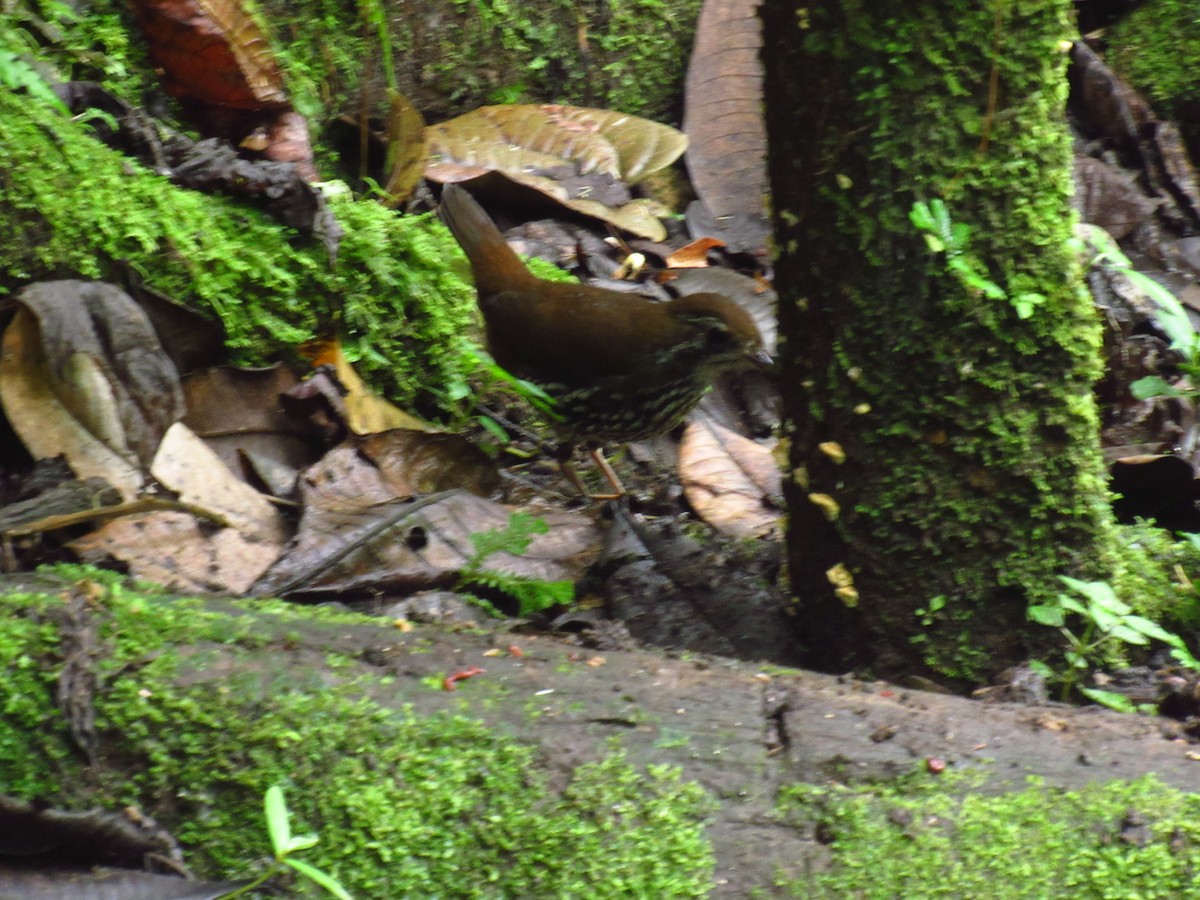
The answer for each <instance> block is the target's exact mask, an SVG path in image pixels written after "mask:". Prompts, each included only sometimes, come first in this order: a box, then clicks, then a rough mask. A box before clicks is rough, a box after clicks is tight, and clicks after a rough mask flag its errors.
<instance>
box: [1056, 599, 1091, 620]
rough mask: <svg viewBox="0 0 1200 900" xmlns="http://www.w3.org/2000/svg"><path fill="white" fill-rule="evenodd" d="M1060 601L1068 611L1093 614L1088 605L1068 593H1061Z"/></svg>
mask: <svg viewBox="0 0 1200 900" xmlns="http://www.w3.org/2000/svg"><path fill="white" fill-rule="evenodd" d="M1058 602H1059V604H1060V605H1061V606H1062V608H1063V609H1065V610H1066V611H1067V612H1073V613H1077V614H1078V615H1081V616H1090V615H1091V612H1090V611H1089V609H1088V607H1086V606H1084V605H1083V604H1082V603H1080V602H1079V601H1078V600H1076V599H1075V598H1074V597H1071V596H1069V595H1067V594H1059V595H1058Z"/></svg>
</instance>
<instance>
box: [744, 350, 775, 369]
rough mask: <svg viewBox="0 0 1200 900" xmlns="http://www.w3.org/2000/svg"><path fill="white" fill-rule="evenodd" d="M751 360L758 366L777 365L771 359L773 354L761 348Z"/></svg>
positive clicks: (751, 355) (753, 354) (752, 355)
mask: <svg viewBox="0 0 1200 900" xmlns="http://www.w3.org/2000/svg"><path fill="white" fill-rule="evenodd" d="M750 360H751V361H752V362H753V363H754V364H755V365H757V366H763V367H770V366H772V365H774V364H775V360H773V359H771V354H770V353H768V352H767V351H766V350H764V349H763V348H762V347H759V348H758V349H757V350H755V351H754V352H753V353H752V354H750Z"/></svg>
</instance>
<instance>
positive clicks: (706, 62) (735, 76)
mask: <svg viewBox="0 0 1200 900" xmlns="http://www.w3.org/2000/svg"><path fill="white" fill-rule="evenodd" d="M758 3H759V0H706V2H705V3H704V5H703V8H702V9H701V11H700V19H699V20H698V22H697V24H696V42H695V45H694V47H693V49H692V56H691V61H690V63H689V65H688V73H687V86H686V95H685V100H684V113H683V130H684V131H685V132H686V133H687V136H688V139H689V140H690V142H691V143H690V146H689V148H688V154H687V167H688V173H689V174H690V175H691V177H692V184H693V185H694V186H695V188H696V194H697V195H698V196H699V197H700V198H701V199H702V200H703V201H704V204H705V206H707V207H708V209H709V211H710V212H711V213H712V214H713V215H714V216H717V217H722V216H735V215H744V216H755V217H758V216H762V215H763V213H764V211H765V209H766V203H765V198H766V195H767V166H766V150H767V132H766V123H765V121H764V119H763V114H762V79H763V72H762V64H761V63H760V62H759V58H758V57H759V51H760V48H761V47H762V35H761V23H760V22H759V20H758V16H757V14H756V9H757V7H758Z"/></svg>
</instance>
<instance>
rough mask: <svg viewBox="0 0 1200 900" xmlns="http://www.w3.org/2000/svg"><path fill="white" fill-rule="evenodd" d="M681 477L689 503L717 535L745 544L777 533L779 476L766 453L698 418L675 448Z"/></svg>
mask: <svg viewBox="0 0 1200 900" xmlns="http://www.w3.org/2000/svg"><path fill="white" fill-rule="evenodd" d="M679 471H680V477H681V478H682V480H683V491H684V495H685V496H686V497H687V500H688V503H690V504H691V506H692V508H693V509H694V510H695V511H696V514H697V515H699V516H700V517H701V518H702V519H704V520H705V521H706V522H708V523H709V524H710V525H712V526H713V527H714V528H716V529H717V530H718V531H721V532H723V533H725V534H730V535H734V536H737V537H747V538H749V537H763V536H764V535H768V534H771V533H773V532H775V531H777V530H778V528H779V523H780V518H781V514H780V512H779V509H778V506H779V504H778V501H777V499H776V498H778V497H779V496H780V493H781V491H782V476H781V475H780V472H779V469H778V468H777V467H776V465H775V460H774V459H773V457H772V456H771V450H770V448H769V447H766V446H764V445H762V444H758V443H756V442H754V441H752V440H750V439H749V438H745V437H742V436H741V435H740V434H738V433H737V432H735V431H731V430H729V429H728V428H726V427H724V426H723V425H720V424H718V423H717V422H715V421H713V420H712V419H710V418H708V417H707V416H703V415H700V414H697V415H696V416H694V417H693V420H692V421H691V422H689V423H688V426H687V429H686V430H685V431H684V433H683V439H682V440H681V442H680V445H679Z"/></svg>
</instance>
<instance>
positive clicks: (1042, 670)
mask: <svg viewBox="0 0 1200 900" xmlns="http://www.w3.org/2000/svg"><path fill="white" fill-rule="evenodd" d="M1028 666H1029V668H1030V669H1031V670H1032V671H1033V673H1034V674H1035V675H1041V676H1042V677H1043V678H1056V677H1057V673H1056V672H1055V671H1054V670H1053V669H1052V668H1050V666H1048V665H1047V664H1046V663H1044V662H1042V661H1041V660H1040V659H1031V660H1029V663H1028Z"/></svg>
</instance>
